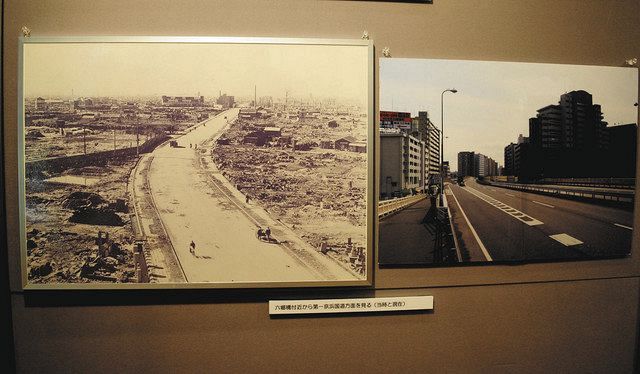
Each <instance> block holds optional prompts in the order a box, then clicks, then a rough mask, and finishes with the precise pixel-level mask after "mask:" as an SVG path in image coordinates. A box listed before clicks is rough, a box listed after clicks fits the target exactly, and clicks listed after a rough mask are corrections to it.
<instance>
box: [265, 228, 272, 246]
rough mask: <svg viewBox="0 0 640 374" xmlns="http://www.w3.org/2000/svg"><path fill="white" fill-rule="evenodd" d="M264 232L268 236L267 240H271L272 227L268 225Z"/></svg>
mask: <svg viewBox="0 0 640 374" xmlns="http://www.w3.org/2000/svg"><path fill="white" fill-rule="evenodd" d="M264 234H265V235H266V236H267V241H268V242H270V241H271V229H270V228H269V227H267V229H266V230H264Z"/></svg>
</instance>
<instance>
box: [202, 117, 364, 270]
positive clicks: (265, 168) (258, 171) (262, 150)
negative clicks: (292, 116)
mask: <svg viewBox="0 0 640 374" xmlns="http://www.w3.org/2000/svg"><path fill="white" fill-rule="evenodd" d="M269 121H270V122H267V123H262V124H261V125H262V126H271V127H273V128H279V129H281V131H282V136H283V137H285V136H286V137H290V138H291V139H292V140H291V142H289V143H283V142H278V141H277V139H274V138H267V139H265V140H264V142H262V141H259V142H253V141H250V142H248V141H246V139H247V135H251V134H253V133H254V132H255V131H259V129H257V126H256V125H255V124H252V123H251V120H238V121H236V123H235V124H234V125H232V126H231V127H230V128H229V129H228V130H227V131H226V133H225V134H224V135H223V139H224V141H218V142H217V144H215V145H214V147H213V149H212V151H211V156H212V159H213V161H214V163H215V164H216V166H217V167H218V169H219V170H220V171H221V173H222V174H223V175H224V176H225V177H226V178H227V179H229V180H230V181H231V182H232V183H233V184H234V185H235V186H236V188H237V189H238V190H239V191H240V192H242V193H243V194H244V195H246V196H247V197H248V198H249V200H251V201H253V200H256V201H257V202H258V204H260V205H261V206H262V207H263V208H265V209H266V210H267V211H268V212H269V213H270V214H271V215H272V216H274V218H276V219H279V220H281V221H282V222H284V223H285V224H286V225H288V226H289V227H291V228H292V229H294V231H296V232H297V233H298V234H299V235H300V236H301V237H302V238H303V239H305V240H306V241H307V242H308V243H310V244H311V245H312V246H313V247H315V248H319V246H321V245H322V244H323V243H324V245H327V246H329V247H330V248H333V249H335V251H333V252H330V254H329V255H331V256H333V257H336V258H338V259H340V261H342V262H344V263H350V259H349V258H350V250H351V247H354V246H356V245H355V243H356V242H357V243H359V244H360V246H364V245H365V244H366V243H365V238H366V211H367V207H366V189H367V159H366V154H363V153H358V152H351V151H348V150H346V149H345V150H340V149H335V148H331V149H326V148H320V147H319V146H318V144H320V143H322V141H323V139H324V141H328V140H327V139H329V138H331V139H334V138H341V137H347V136H349V135H351V133H350V132H346V133H345V132H342V133H338V130H333V129H332V130H331V131H336V133H335V134H330V133H331V131H329V132H327V127H326V122H324V123H322V122H321V121H320V120H318V121H317V122H318V124H317V125H318V126H314V124H313V123H311V122H310V121H309V120H308V121H307V123H306V125H305V124H300V123H299V122H287V120H285V119H277V118H276V119H270V120H269ZM263 122H264V121H263ZM339 129H340V131H349V128H347V127H346V126H344V127H340V128H339ZM365 132H366V131H365ZM319 140H320V142H319ZM351 240H353V243H351ZM347 246H348V247H349V249H347ZM365 256H366V251H365ZM353 268H354V269H355V265H354V266H353ZM356 271H360V270H356Z"/></svg>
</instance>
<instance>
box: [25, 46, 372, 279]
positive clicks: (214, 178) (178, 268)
mask: <svg viewBox="0 0 640 374" xmlns="http://www.w3.org/2000/svg"><path fill="white" fill-rule="evenodd" d="M185 39H187V40H185ZM21 47H22V77H21V78H22V83H21V89H22V91H21V92H22V98H21V105H22V108H23V112H22V119H21V123H20V128H21V131H22V134H21V141H22V146H23V147H22V150H23V154H21V155H20V157H21V159H22V160H23V162H24V163H23V166H24V170H22V174H23V175H22V182H24V184H23V185H22V186H21V189H22V194H23V201H22V205H23V210H22V212H21V213H22V220H23V229H24V233H23V239H24V243H23V245H24V248H23V269H24V274H23V279H24V284H25V287H26V288H29V287H32V288H56V287H60V288H82V287H92V288H114V287H115V288H118V287H133V288H136V287H142V286H145V287H149V286H152V287H158V288H163V287H227V286H229V287H280V286H283V287H288V286H306V285H311V286H326V285H329V286H331V285H366V284H370V281H371V269H370V262H371V250H372V249H371V234H370V231H371V230H372V224H371V222H370V221H371V220H372V218H371V213H370V212H369V209H368V208H367V207H368V201H369V200H370V199H371V196H372V195H371V194H372V193H373V192H372V189H371V187H370V185H369V184H370V183H372V182H370V181H371V176H372V170H373V166H371V165H370V163H371V162H372V161H371V159H372V158H371V157H372V156H371V155H372V151H373V150H372V145H371V144H372V143H371V141H372V135H371V134H373V125H372V121H373V119H372V114H371V112H372V102H373V101H372V76H373V74H372V72H371V69H372V46H371V44H370V42H369V41H360V40H357V41H348V40H347V41H345V40H338V41H316V40H309V41H308V40H297V39H287V40H284V39H282V40H279V39H250V38H247V39H238V38H175V39H174V40H172V39H171V38H164V39H162V38H157V39H154V38H144V39H140V40H137V39H135V38H128V39H126V38H125V39H117V38H115V39H113V40H105V39H104V38H102V39H100V38H95V39H91V38H89V39H82V40H70V39H64V38H59V39H40V40H38V39H34V38H31V39H24V40H23V43H22V45H21ZM370 122H371V124H370ZM370 195H371V196H370Z"/></svg>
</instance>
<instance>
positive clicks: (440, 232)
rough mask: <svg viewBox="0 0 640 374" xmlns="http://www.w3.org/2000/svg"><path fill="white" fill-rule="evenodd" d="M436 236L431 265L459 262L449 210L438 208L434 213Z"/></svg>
mask: <svg viewBox="0 0 640 374" xmlns="http://www.w3.org/2000/svg"><path fill="white" fill-rule="evenodd" d="M435 213H436V214H435V217H434V218H435V226H436V234H435V240H434V243H433V263H434V264H453V263H456V262H458V261H459V258H458V251H457V248H456V242H455V237H454V234H453V229H452V227H451V220H450V217H449V209H448V208H447V207H438V208H436V212H435Z"/></svg>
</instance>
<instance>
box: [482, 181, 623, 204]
mask: <svg viewBox="0 0 640 374" xmlns="http://www.w3.org/2000/svg"><path fill="white" fill-rule="evenodd" d="M491 185H494V186H496V187H505V188H510V189H514V190H520V191H530V192H536V193H542V194H547V195H555V196H558V197H574V198H576V197H577V198H586V199H594V200H604V201H615V202H620V203H633V201H634V200H635V191H634V190H626V189H619V190H616V189H606V188H596V187H593V188H585V187H582V188H571V186H558V185H556V186H551V185H549V186H547V185H543V184H518V183H504V182H491Z"/></svg>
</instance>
